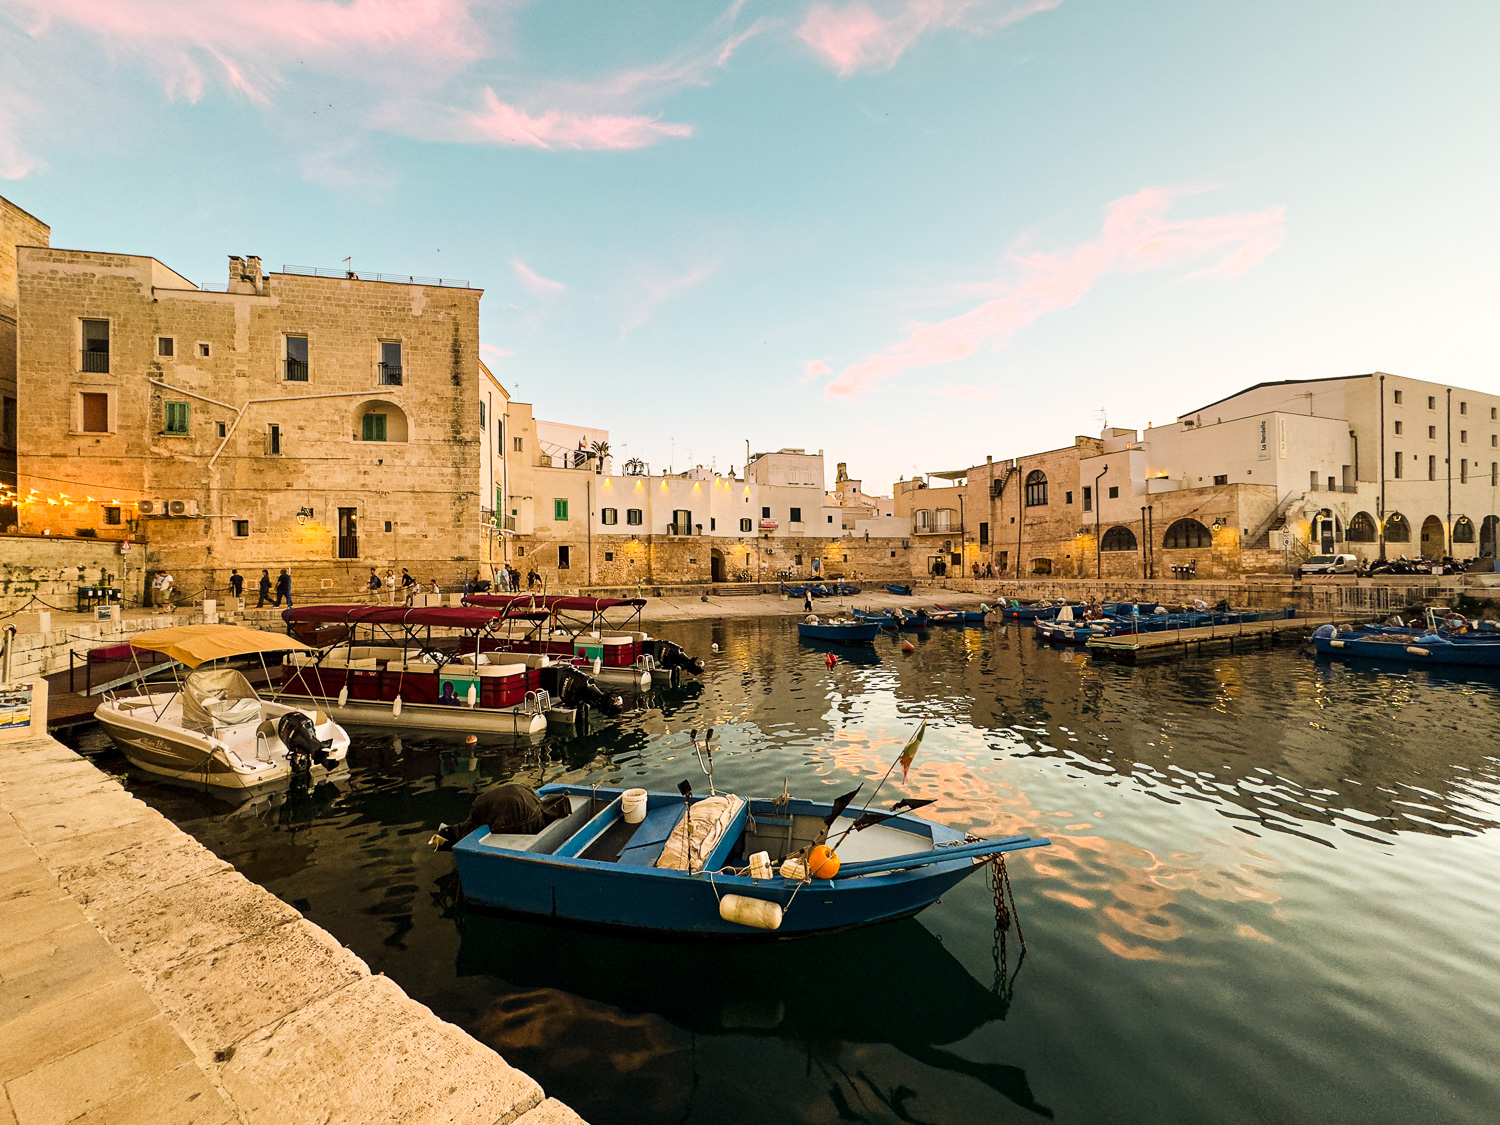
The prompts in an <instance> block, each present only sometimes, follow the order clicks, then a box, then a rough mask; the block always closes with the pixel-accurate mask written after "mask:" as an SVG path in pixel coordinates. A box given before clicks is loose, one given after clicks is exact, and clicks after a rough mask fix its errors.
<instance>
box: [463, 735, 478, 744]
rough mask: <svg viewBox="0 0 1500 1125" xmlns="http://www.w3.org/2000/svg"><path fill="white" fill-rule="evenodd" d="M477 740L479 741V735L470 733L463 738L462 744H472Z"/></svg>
mask: <svg viewBox="0 0 1500 1125" xmlns="http://www.w3.org/2000/svg"><path fill="white" fill-rule="evenodd" d="M478 741H479V736H478V735H474V734H471V735H469V737H468V738H466V739H464V745H465V746H473V745H474V743H476V742H478Z"/></svg>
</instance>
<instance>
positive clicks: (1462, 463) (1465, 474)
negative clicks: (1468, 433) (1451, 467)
mask: <svg viewBox="0 0 1500 1125" xmlns="http://www.w3.org/2000/svg"><path fill="white" fill-rule="evenodd" d="M1458 483H1459V484H1468V483H1469V459H1468V458H1467V457H1460V458H1459V459H1458Z"/></svg>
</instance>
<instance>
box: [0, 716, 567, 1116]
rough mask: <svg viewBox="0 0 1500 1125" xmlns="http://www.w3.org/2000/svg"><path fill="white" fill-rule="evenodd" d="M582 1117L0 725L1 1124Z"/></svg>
mask: <svg viewBox="0 0 1500 1125" xmlns="http://www.w3.org/2000/svg"><path fill="white" fill-rule="evenodd" d="M65 1122H71V1123H75V1125H103V1123H109V1125H134V1123H140V1125H189V1123H192V1125H220V1123H224V1122H241V1123H245V1125H258V1123H261V1122H264V1123H265V1125H302V1123H304V1122H305V1123H307V1125H313V1123H318V1125H334V1123H348V1125H356V1123H359V1125H363V1123H366V1122H403V1123H405V1122H463V1123H469V1122H473V1123H475V1125H500V1123H509V1122H515V1123H517V1125H569V1123H572V1125H578V1123H579V1122H580V1118H578V1116H577V1115H576V1114H574V1113H573V1112H572V1111H571V1110H569V1109H568V1108H567V1107H566V1106H564V1105H562V1104H561V1103H560V1102H557V1101H554V1100H552V1099H547V1098H545V1097H544V1095H543V1093H542V1089H541V1087H540V1086H538V1085H537V1083H536V1082H534V1081H533V1080H532V1079H531V1078H529V1077H527V1076H526V1075H525V1074H523V1073H521V1072H520V1071H519V1070H516V1069H514V1068H513V1067H511V1066H508V1065H507V1064H506V1063H505V1061H504V1060H503V1059H501V1058H500V1056H499V1055H497V1054H495V1053H494V1052H493V1051H491V1050H490V1049H489V1048H488V1047H485V1046H484V1045H483V1044H481V1043H479V1042H477V1041H476V1040H474V1039H473V1038H471V1037H470V1036H469V1035H468V1034H467V1033H465V1032H464V1031H462V1030H460V1029H459V1028H457V1027H455V1026H453V1025H452V1024H449V1023H445V1022H443V1021H442V1020H440V1019H438V1018H437V1017H436V1016H435V1015H433V1014H432V1012H431V1011H429V1010H428V1009H427V1008H426V1007H424V1006H422V1005H421V1004H418V1003H417V1002H416V1001H414V1000H412V999H411V998H410V997H408V996H407V995H406V994H405V993H404V992H403V991H402V990H401V989H400V988H399V987H397V986H396V985H395V984H394V983H393V982H392V981H390V980H389V979H387V978H386V977H384V976H375V975H371V973H370V970H369V968H368V967H367V966H366V965H365V963H364V962H363V961H361V960H360V959H359V958H358V957H356V956H354V954H352V953H350V952H349V951H348V950H347V949H345V948H344V947H343V946H341V945H340V944H339V943H338V942H337V941H336V940H335V939H334V938H333V937H332V936H330V935H329V934H328V933H326V932H325V931H323V930H321V929H319V928H318V927H316V926H314V925H312V924H311V923H309V922H308V921H306V920H305V919H304V918H303V917H302V916H301V915H300V914H298V913H297V911H295V910H293V909H292V908H291V907H289V906H287V905H286V904H284V903H283V902H281V901H280V900H279V899H277V898H276V897H275V896H274V895H271V894H270V893H268V892H266V891H264V890H262V889H261V888H259V887H257V886H256V885H255V884H253V883H251V882H249V881H248V880H246V879H245V878H244V877H242V876H241V875H240V874H239V873H238V872H236V871H235V870H234V869H233V868H232V867H230V866H229V865H228V864H226V863H224V862H223V861H221V860H219V859H218V858H217V857H215V856H214V855H213V854H212V853H211V852H209V851H208V850H207V849H206V848H204V847H203V846H202V845H200V844H199V843H198V842H197V841H196V840H194V839H193V838H192V837H191V836H188V835H187V834H186V833H184V832H182V831H181V830H180V829H178V828H177V827H176V826H175V825H173V824H172V823H171V822H170V821H168V820H167V819H165V818H164V817H162V816H161V815H160V814H159V813H157V812H156V811H155V810H153V809H151V808H150V807H149V806H147V805H145V804H144V803H142V802H140V801H138V800H136V799H135V798H134V797H132V796H130V795H129V794H128V793H127V792H125V790H124V789H123V788H122V787H121V786H120V785H119V783H117V782H115V781H114V780H112V779H111V778H110V777H108V776H107V775H105V774H103V773H101V772H100V771H99V770H98V769H96V768H95V767H94V766H93V765H91V764H90V763H88V762H86V761H84V760H83V759H82V758H80V757H78V756H77V755H76V754H74V753H73V752H72V751H70V750H68V749H67V748H65V747H63V746H62V745H60V744H58V743H56V742H54V741H52V740H51V739H41V740H37V741H33V742H27V743H21V744H9V745H0V1125H63V1123H65Z"/></svg>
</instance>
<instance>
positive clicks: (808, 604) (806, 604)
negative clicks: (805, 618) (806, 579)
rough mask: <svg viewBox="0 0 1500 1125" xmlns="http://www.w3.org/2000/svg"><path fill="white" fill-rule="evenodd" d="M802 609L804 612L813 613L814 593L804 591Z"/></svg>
mask: <svg viewBox="0 0 1500 1125" xmlns="http://www.w3.org/2000/svg"><path fill="white" fill-rule="evenodd" d="M802 608H803V609H804V610H806V611H807V612H808V613H811V612H812V591H811V590H804V591H802Z"/></svg>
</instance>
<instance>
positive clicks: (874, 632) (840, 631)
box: [797, 621, 881, 645]
mask: <svg viewBox="0 0 1500 1125" xmlns="http://www.w3.org/2000/svg"><path fill="white" fill-rule="evenodd" d="M880 629H881V625H880V622H878V621H862V622H860V623H859V624H857V625H810V624H808V623H807V622H806V621H799V622H798V623H797V635H798V636H799V637H802V638H803V639H805V640H812V641H833V642H835V643H837V644H846V645H848V644H870V643H872V642H873V641H874V640H875V638H876V637H878V636H879V635H880Z"/></svg>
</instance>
